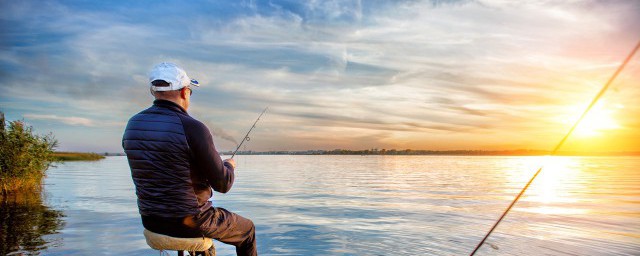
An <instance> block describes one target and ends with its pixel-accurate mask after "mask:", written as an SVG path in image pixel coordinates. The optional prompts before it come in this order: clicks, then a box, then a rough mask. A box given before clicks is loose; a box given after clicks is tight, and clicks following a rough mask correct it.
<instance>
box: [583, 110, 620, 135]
mask: <svg viewBox="0 0 640 256" xmlns="http://www.w3.org/2000/svg"><path fill="white" fill-rule="evenodd" d="M615 111H616V109H614V108H605V107H603V106H602V105H600V104H598V105H596V106H595V107H594V108H593V109H591V111H589V113H587V115H586V116H585V117H584V119H583V120H582V121H581V122H580V124H578V127H576V130H575V131H574V133H575V135H576V136H578V137H593V136H599V135H602V134H603V133H604V132H606V131H608V130H615V129H619V128H620V125H619V124H618V122H617V121H616V120H615V118H614V114H615Z"/></svg>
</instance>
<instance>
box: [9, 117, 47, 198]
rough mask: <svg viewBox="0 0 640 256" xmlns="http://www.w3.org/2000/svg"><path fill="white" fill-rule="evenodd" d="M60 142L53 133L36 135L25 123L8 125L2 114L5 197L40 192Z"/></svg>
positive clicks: (10, 123)
mask: <svg viewBox="0 0 640 256" xmlns="http://www.w3.org/2000/svg"><path fill="white" fill-rule="evenodd" d="M57 145H58V141H57V140H56V139H55V138H54V137H53V135H52V134H51V133H49V134H47V135H44V136H41V135H37V134H34V133H33V128H32V127H31V126H27V125H25V123H24V122H23V121H20V120H16V121H9V122H8V123H5V119H4V113H2V112H0V187H1V190H2V193H1V195H2V197H4V196H5V195H7V194H9V193H10V192H16V191H20V190H24V191H28V190H31V191H39V190H40V189H41V188H42V180H43V179H44V176H45V172H46V170H47V168H49V166H51V164H52V162H54V161H55V160H54V158H53V156H52V153H53V149H54V148H55V147H56V146H57Z"/></svg>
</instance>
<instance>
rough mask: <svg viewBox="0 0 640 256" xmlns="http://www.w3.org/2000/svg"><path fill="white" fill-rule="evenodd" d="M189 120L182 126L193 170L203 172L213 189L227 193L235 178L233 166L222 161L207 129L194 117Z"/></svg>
mask: <svg viewBox="0 0 640 256" xmlns="http://www.w3.org/2000/svg"><path fill="white" fill-rule="evenodd" d="M184 121H186V120H183V122H184ZM189 121H190V122H189V123H184V127H185V132H186V134H187V141H188V142H189V147H190V148H191V152H192V155H193V158H194V164H195V166H194V168H196V169H195V170H196V171H197V172H202V174H204V176H205V177H206V178H207V181H208V183H209V185H210V186H211V187H212V188H213V190H215V191H218V192H220V193H227V192H228V191H229V190H231V187H232V186H233V181H234V179H235V175H234V166H233V165H232V164H231V163H227V162H225V161H222V159H221V158H220V155H219V154H218V151H217V150H216V147H215V145H214V144H213V138H212V136H211V132H209V129H208V128H207V127H206V126H205V125H204V124H202V123H200V122H198V121H196V120H195V119H191V120H189Z"/></svg>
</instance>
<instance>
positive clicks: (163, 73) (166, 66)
mask: <svg viewBox="0 0 640 256" xmlns="http://www.w3.org/2000/svg"><path fill="white" fill-rule="evenodd" d="M156 80H162V81H165V82H167V83H169V86H154V85H153V84H152V83H151V82H153V81H156ZM149 85H150V86H151V90H153V91H174V90H179V89H182V88H183V87H187V86H190V85H193V86H200V84H199V83H198V81H196V80H194V79H190V78H189V77H188V76H187V72H185V71H184V70H183V69H181V68H180V67H178V65H176V64H173V63H170V62H162V63H160V64H158V65H156V66H155V67H153V69H151V73H149Z"/></svg>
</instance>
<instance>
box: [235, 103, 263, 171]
mask: <svg viewBox="0 0 640 256" xmlns="http://www.w3.org/2000/svg"><path fill="white" fill-rule="evenodd" d="M268 108H269V107H266V108H264V110H262V113H260V116H258V119H256V121H255V122H253V125H252V126H251V128H250V129H249V131H248V132H247V135H245V136H244V138H242V141H241V142H240V144H238V147H237V148H236V151H233V155H231V159H233V157H234V156H236V153H237V152H238V149H240V146H242V143H244V142H245V141H250V140H251V138H249V133H251V130H253V128H255V127H256V124H257V123H258V121H259V120H260V117H262V115H264V112H267V109H268Z"/></svg>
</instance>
